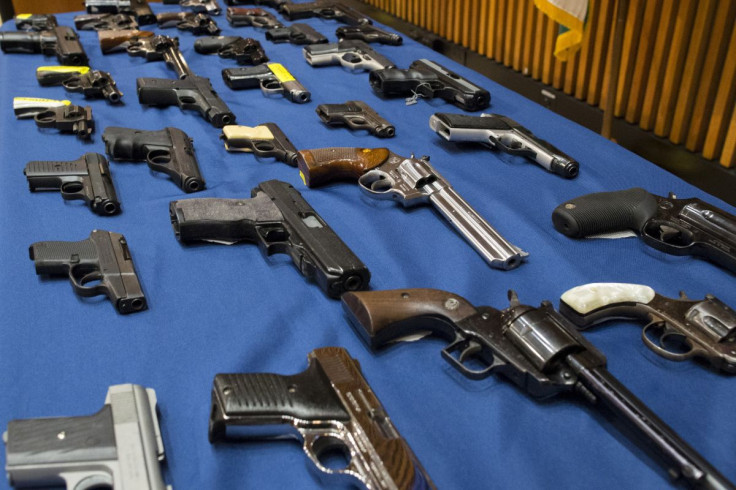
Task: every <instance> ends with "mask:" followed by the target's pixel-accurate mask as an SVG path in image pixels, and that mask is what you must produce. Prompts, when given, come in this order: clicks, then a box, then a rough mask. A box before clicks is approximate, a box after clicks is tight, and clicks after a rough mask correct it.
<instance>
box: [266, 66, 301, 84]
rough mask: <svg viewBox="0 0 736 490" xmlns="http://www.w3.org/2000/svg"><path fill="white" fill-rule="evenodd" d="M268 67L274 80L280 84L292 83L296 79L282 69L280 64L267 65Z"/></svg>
mask: <svg viewBox="0 0 736 490" xmlns="http://www.w3.org/2000/svg"><path fill="white" fill-rule="evenodd" d="M268 67H269V68H270V69H271V71H272V72H273V74H274V76H275V77H276V79H277V80H278V81H279V82H281V83H284V82H293V81H294V80H296V78H294V76H293V75H292V74H291V73H289V70H287V69H286V68H284V65H282V64H281V63H269V64H268Z"/></svg>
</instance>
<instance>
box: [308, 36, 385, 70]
mask: <svg viewBox="0 0 736 490" xmlns="http://www.w3.org/2000/svg"><path fill="white" fill-rule="evenodd" d="M303 53H304V58H305V59H306V60H307V63H309V64H310V65H312V66H330V65H342V66H343V67H345V68H348V69H349V70H352V71H356V70H366V71H373V70H382V69H384V68H391V67H394V66H396V65H395V64H394V62H393V61H391V60H390V59H388V58H386V57H385V56H383V55H382V54H381V53H379V52H378V51H376V50H375V49H373V48H371V47H370V46H369V45H368V44H366V43H365V42H363V41H360V40H357V39H354V40H347V41H340V42H339V43H329V44H315V45H312V46H305V47H304V48H303Z"/></svg>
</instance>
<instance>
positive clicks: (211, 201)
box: [169, 193, 284, 243]
mask: <svg viewBox="0 0 736 490" xmlns="http://www.w3.org/2000/svg"><path fill="white" fill-rule="evenodd" d="M169 215H170V217H171V225H172V227H173V229H174V234H175V235H176V238H177V239H178V240H179V241H181V242H184V243H191V242H197V241H217V242H227V243H235V242H241V241H243V242H252V243H256V242H258V240H259V238H258V232H259V231H258V227H259V226H272V227H274V228H276V229H283V221H284V217H283V215H282V214H281V212H280V211H279V209H278V208H277V207H276V206H275V205H274V204H273V203H272V202H271V199H270V198H269V197H268V196H267V195H265V194H264V193H260V194H259V195H257V196H255V197H253V198H251V199H217V198H202V199H184V200H180V201H172V202H171V203H169Z"/></svg>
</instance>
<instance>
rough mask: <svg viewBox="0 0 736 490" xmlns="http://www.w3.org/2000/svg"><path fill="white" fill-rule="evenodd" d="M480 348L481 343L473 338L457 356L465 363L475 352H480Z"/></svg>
mask: <svg viewBox="0 0 736 490" xmlns="http://www.w3.org/2000/svg"><path fill="white" fill-rule="evenodd" d="M480 349H481V347H480V344H479V343H478V342H476V341H475V340H471V341H469V342H467V345H466V347H465V348H464V349H463V350H462V351H460V354H459V355H458V356H457V360H458V361H460V362H461V363H464V362H465V361H467V360H468V359H470V358H472V357H473V356H474V355H475V354H477V353H478V352H480Z"/></svg>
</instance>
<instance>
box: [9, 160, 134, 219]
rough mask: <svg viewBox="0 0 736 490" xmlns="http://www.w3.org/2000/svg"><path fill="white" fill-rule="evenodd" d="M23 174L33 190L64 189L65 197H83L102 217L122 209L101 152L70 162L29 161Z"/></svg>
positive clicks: (72, 198)
mask: <svg viewBox="0 0 736 490" xmlns="http://www.w3.org/2000/svg"><path fill="white" fill-rule="evenodd" d="M23 174H24V175H25V176H26V179H28V186H29V187H30V189H31V192H33V191H42V190H49V191H61V197H62V198H64V199H66V200H74V199H81V200H83V201H84V202H85V203H87V205H88V206H89V207H90V209H91V210H92V212H93V213H95V214H99V215H100V216H110V215H113V214H117V213H119V212H120V202H119V201H118V196H117V193H116V192H115V186H114V185H113V183H112V177H110V167H109V166H108V164H107V160H106V159H105V157H104V156H102V155H100V154H99V153H85V154H84V155H82V156H81V157H80V158H78V159H76V160H72V161H70V162H45V161H33V162H28V164H26V168H25V170H23Z"/></svg>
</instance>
